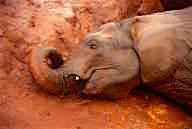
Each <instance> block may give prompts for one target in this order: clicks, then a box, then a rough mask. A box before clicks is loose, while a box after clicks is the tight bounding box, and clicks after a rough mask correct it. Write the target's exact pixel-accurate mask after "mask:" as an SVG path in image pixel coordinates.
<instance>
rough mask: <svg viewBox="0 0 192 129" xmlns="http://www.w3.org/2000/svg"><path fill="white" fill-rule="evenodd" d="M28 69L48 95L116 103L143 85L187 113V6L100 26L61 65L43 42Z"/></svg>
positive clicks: (190, 94) (190, 23) (191, 22)
mask: <svg viewBox="0 0 192 129" xmlns="http://www.w3.org/2000/svg"><path fill="white" fill-rule="evenodd" d="M29 68H30V71H31V73H32V75H33V77H34V79H35V81H36V82H37V83H38V84H39V85H40V86H41V87H42V88H43V89H45V90H47V91H49V92H51V93H54V94H58V93H61V92H65V93H66V94H67V93H71V92H73V91H78V93H80V94H82V95H87V96H93V97H101V98H112V99H116V98H121V97H126V96H127V95H128V94H129V92H130V91H131V90H132V89H134V88H136V87H138V86H144V87H145V86H146V87H149V88H151V89H153V90H154V91H157V92H159V93H161V94H164V95H166V96H168V97H170V98H172V99H174V100H176V101H177V102H179V103H181V104H184V105H186V106H187V107H189V108H192V7H188V8H184V9H180V10H171V11H165V12H161V13H154V14H150V15H144V16H135V17H132V18H128V19H125V20H122V21H120V22H110V23H107V24H104V25H102V26H101V27H99V28H98V29H97V30H96V31H95V32H92V33H90V34H88V35H86V36H85V37H84V38H83V39H82V40H81V43H80V45H78V46H77V47H76V48H75V49H74V50H73V51H72V53H71V55H70V56H69V57H68V58H67V59H66V60H63V57H62V55H61V54H60V52H58V50H57V49H55V48H54V47H53V46H51V45H50V44H49V43H40V44H39V45H37V46H36V47H34V48H33V50H32V52H31V56H30V63H29Z"/></svg>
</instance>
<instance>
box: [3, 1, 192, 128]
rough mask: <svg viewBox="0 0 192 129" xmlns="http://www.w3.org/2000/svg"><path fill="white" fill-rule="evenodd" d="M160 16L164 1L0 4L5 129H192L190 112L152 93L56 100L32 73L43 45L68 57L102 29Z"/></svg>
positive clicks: (10, 2)
mask: <svg viewBox="0 0 192 129" xmlns="http://www.w3.org/2000/svg"><path fill="white" fill-rule="evenodd" d="M158 11H163V7H162V5H161V3H160V1H159V0H0V128H1V129H37V128H38V129H191V128H192V117H191V116H190V115H189V114H188V113H187V112H184V111H183V110H182V109H181V108H179V107H178V106H177V105H175V104H173V103H172V102H168V101H167V100H165V99H162V98H160V97H158V96H156V95H153V94H151V93H149V92H143V91H140V92H136V93H132V94H130V96H129V97H128V98H126V99H122V100H117V101H106V100H95V99H90V100H87V99H83V98H80V97H78V96H52V95H50V94H47V93H45V92H44V91H42V90H41V89H39V88H38V86H36V84H35V83H34V81H33V79H32V77H31V74H30V73H29V70H28V65H27V63H28V57H29V54H30V51H31V48H32V47H33V46H34V45H37V44H38V43H40V42H50V43H52V44H53V45H54V46H55V47H56V48H57V49H59V50H60V51H61V53H62V55H63V56H68V54H70V52H71V50H72V49H73V48H74V47H76V46H77V45H78V44H79V41H80V40H81V38H82V37H83V36H85V35H86V34H87V33H88V32H90V31H94V30H95V29H96V28H97V27H98V26H100V25H102V24H104V23H107V22H110V21H119V20H121V19H125V18H128V17H131V16H135V15H143V14H150V13H154V12H158Z"/></svg>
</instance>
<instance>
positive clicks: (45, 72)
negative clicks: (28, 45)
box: [29, 43, 77, 94]
mask: <svg viewBox="0 0 192 129" xmlns="http://www.w3.org/2000/svg"><path fill="white" fill-rule="evenodd" d="M63 65H64V60H63V57H62V55H61V54H59V53H58V52H57V50H56V49H55V48H54V47H52V46H51V45H50V44H48V43H42V44H39V45H38V46H37V47H35V48H34V49H33V50H32V52H31V55H30V63H29V68H30V72H31V73H32V76H33V78H34V80H35V81H36V83H37V84H39V86H40V87H41V88H42V89H44V90H46V91H48V92H50V93H52V94H61V93H64V94H68V93H70V94H71V92H76V91H77V89H76V86H75V83H76V81H74V80H75V79H74V76H67V77H66V75H67V74H65V73H64V70H63V67H62V66H63Z"/></svg>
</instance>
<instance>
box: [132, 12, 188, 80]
mask: <svg viewBox="0 0 192 129" xmlns="http://www.w3.org/2000/svg"><path fill="white" fill-rule="evenodd" d="M181 12H182V11H181ZM183 12H184V11H183ZM182 15H184V16H182ZM180 17H181V18H180ZM182 17H183V19H182ZM186 17H187V16H186V14H185V13H184V14H182V13H180V12H179V11H170V12H165V13H157V14H153V15H147V16H139V17H135V18H133V19H131V24H130V33H131V37H132V38H133V40H134V46H135V49H136V52H137V53H138V56H139V58H140V68H141V77H142V80H143V82H144V83H145V84H151V83H154V82H156V81H161V80H163V79H165V78H166V77H168V76H169V75H170V74H173V72H174V71H175V69H176V68H177V66H178V65H179V64H180V63H181V62H182V60H183V59H184V58H185V56H186V55H187V53H189V51H190V49H191V48H192V36H191V30H190V29H191V28H192V23H191V22H192V18H190V17H189V18H188V19H187V18H186Z"/></svg>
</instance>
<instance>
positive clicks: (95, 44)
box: [89, 40, 98, 49]
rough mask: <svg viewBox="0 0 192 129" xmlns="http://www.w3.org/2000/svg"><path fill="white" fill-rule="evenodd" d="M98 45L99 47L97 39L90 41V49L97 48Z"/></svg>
mask: <svg viewBox="0 0 192 129" xmlns="http://www.w3.org/2000/svg"><path fill="white" fill-rule="evenodd" d="M97 47H98V46H97V41H94V40H93V41H90V42H89V48H90V49H97Z"/></svg>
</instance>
